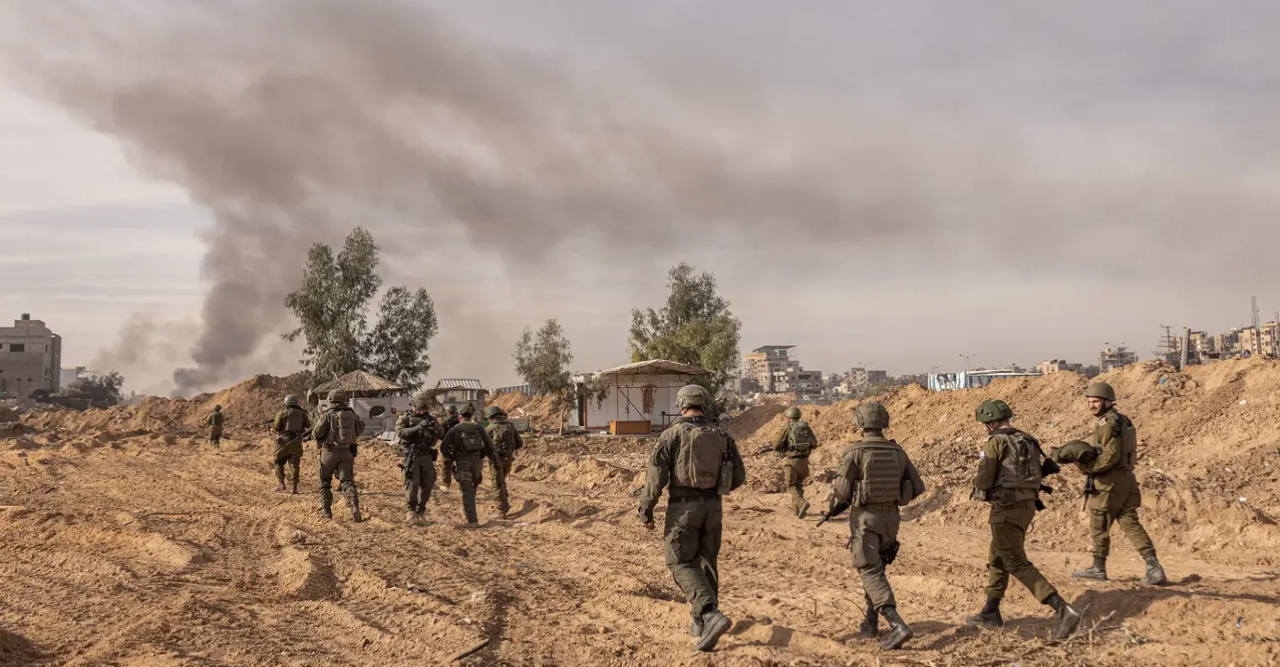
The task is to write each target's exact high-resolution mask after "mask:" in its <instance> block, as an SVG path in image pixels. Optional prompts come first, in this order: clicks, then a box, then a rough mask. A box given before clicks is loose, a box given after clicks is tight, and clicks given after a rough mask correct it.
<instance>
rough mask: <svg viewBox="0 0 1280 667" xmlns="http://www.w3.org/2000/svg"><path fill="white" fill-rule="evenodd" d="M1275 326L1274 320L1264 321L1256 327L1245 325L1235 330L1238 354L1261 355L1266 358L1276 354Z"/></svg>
mask: <svg viewBox="0 0 1280 667" xmlns="http://www.w3.org/2000/svg"><path fill="white" fill-rule="evenodd" d="M1276 335H1277V328H1276V323H1275V322H1266V323H1264V324H1263V325H1262V326H1261V327H1259V328H1258V329H1254V328H1253V327H1251V326H1249V327H1245V328H1243V329H1240V330H1239V331H1238V332H1236V349H1235V350H1234V352H1236V353H1238V354H1244V353H1248V354H1250V355H1261V356H1263V357H1267V358H1274V357H1275V356H1276V348H1277V340H1276Z"/></svg>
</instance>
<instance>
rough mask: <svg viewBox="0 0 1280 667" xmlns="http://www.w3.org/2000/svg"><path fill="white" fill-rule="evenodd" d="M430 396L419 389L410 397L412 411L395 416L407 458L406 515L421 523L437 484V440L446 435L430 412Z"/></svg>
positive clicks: (405, 473) (409, 518)
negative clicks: (397, 417)
mask: <svg viewBox="0 0 1280 667" xmlns="http://www.w3.org/2000/svg"><path fill="white" fill-rule="evenodd" d="M430 405H431V397H430V396H429V395H428V394H427V393H426V392H419V393H417V394H414V395H413V398H412V399H410V409H411V411H410V412H406V413H404V414H402V415H400V418H399V419H397V420H396V439H397V441H398V442H399V445H400V450H401V454H402V455H404V457H405V460H404V463H403V464H402V467H403V468H404V478H405V505H406V506H407V507H408V514H407V517H406V519H407V520H408V521H409V522H410V523H420V522H421V521H422V520H423V518H424V517H425V515H426V511H427V501H428V500H430V499H431V490H432V489H433V488H435V484H436V441H437V440H439V439H440V438H441V437H443V436H444V429H443V428H442V427H441V426H440V422H438V421H436V418H435V417H432V416H431V411H430Z"/></svg>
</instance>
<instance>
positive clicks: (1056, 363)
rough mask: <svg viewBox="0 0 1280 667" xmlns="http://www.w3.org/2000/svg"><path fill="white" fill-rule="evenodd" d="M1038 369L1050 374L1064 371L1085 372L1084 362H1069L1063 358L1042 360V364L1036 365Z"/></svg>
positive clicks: (1042, 372) (1040, 371) (1044, 373)
mask: <svg viewBox="0 0 1280 667" xmlns="http://www.w3.org/2000/svg"><path fill="white" fill-rule="evenodd" d="M1036 371H1038V372H1039V373H1040V374H1041V375H1048V374H1050V373H1064V372H1065V373H1084V364H1072V363H1067V362H1066V361H1064V360H1062V359H1049V360H1048V361H1042V362H1040V365H1038V366H1036Z"/></svg>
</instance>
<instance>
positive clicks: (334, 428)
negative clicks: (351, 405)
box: [329, 409, 360, 445]
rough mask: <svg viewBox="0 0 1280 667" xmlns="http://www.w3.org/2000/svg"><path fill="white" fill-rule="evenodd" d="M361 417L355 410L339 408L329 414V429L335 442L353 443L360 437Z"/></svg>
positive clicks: (342, 443) (341, 443) (340, 443)
mask: <svg viewBox="0 0 1280 667" xmlns="http://www.w3.org/2000/svg"><path fill="white" fill-rule="evenodd" d="M359 422H360V417H359V416H358V415H356V411H355V410H351V409H347V410H338V411H337V412H332V413H330V414H329V430H330V432H331V433H332V435H331V436H330V437H332V438H333V441H334V443H335V444H339V445H353V444H355V442H356V440H357V439H358V438H359V437H360V428H359Z"/></svg>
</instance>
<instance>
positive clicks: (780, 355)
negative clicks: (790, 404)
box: [742, 345, 800, 394]
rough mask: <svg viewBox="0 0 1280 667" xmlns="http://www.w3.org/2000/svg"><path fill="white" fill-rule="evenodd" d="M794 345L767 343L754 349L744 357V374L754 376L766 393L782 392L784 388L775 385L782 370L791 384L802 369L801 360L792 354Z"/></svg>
mask: <svg viewBox="0 0 1280 667" xmlns="http://www.w3.org/2000/svg"><path fill="white" fill-rule="evenodd" d="M793 349H795V346H794V345H765V346H764V347H757V348H756V349H755V350H752V351H751V353H750V354H745V355H743V357H742V375H743V377H745V378H753V379H755V381H756V383H757V384H758V386H759V388H760V389H759V390H760V391H762V392H764V393H766V394H776V393H781V392H782V391H784V390H782V389H779V388H777V387H776V386H775V385H774V379H775V378H776V377H778V373H779V372H781V373H782V374H783V375H782V377H783V378H784V380H786V381H787V382H786V383H787V384H790V383H791V382H790V381H791V380H792V379H793V375H794V374H795V373H796V372H798V371H799V370H800V362H799V361H798V360H796V359H795V358H794V357H792V356H791V350H793Z"/></svg>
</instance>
